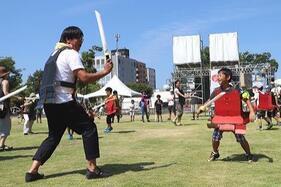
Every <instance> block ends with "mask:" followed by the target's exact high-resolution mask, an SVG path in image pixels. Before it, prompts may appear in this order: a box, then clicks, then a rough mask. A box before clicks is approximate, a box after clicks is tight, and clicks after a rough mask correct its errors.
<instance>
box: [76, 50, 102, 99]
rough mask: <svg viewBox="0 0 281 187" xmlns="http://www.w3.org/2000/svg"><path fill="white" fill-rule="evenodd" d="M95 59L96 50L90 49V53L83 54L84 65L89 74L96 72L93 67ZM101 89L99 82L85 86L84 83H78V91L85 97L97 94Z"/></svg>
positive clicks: (84, 52)
mask: <svg viewBox="0 0 281 187" xmlns="http://www.w3.org/2000/svg"><path fill="white" fill-rule="evenodd" d="M94 59H95V51H94V49H89V50H88V51H83V52H82V63H83V65H84V67H85V70H86V71H87V72H92V73H94V72H96V69H95V68H94V67H93V64H94ZM99 89H100V85H99V84H98V83H97V82H95V83H90V84H84V83H82V82H78V83H77V91H78V92H79V93H81V94H83V95H85V94H88V93H91V92H95V91H97V90H99Z"/></svg>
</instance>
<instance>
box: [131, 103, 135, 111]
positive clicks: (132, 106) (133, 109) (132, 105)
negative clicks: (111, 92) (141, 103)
mask: <svg viewBox="0 0 281 187" xmlns="http://www.w3.org/2000/svg"><path fill="white" fill-rule="evenodd" d="M133 111H135V104H133V103H131V104H130V112H133Z"/></svg>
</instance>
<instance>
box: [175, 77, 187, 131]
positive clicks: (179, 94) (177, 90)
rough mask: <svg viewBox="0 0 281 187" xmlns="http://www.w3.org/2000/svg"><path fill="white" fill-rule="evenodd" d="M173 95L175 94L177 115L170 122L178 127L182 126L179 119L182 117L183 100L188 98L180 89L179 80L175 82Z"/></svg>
mask: <svg viewBox="0 0 281 187" xmlns="http://www.w3.org/2000/svg"><path fill="white" fill-rule="evenodd" d="M174 93H175V103H176V109H177V115H176V117H175V118H174V119H173V120H172V121H173V123H174V124H175V125H176V126H179V125H182V123H181V118H182V115H183V105H184V104H185V99H186V98H187V97H188V96H187V95H185V94H184V92H183V90H182V89H181V87H180V80H176V81H175V89H174Z"/></svg>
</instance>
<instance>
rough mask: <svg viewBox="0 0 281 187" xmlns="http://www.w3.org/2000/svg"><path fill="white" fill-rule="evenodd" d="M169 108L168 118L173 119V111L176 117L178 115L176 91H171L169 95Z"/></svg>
mask: <svg viewBox="0 0 281 187" xmlns="http://www.w3.org/2000/svg"><path fill="white" fill-rule="evenodd" d="M168 110H169V117H168V120H171V119H172V118H171V117H172V113H173V114H174V117H175V116H176V108H175V95H174V91H173V90H171V91H170V95H169V97H168Z"/></svg>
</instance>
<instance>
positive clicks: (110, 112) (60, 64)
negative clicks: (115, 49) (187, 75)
mask: <svg viewBox="0 0 281 187" xmlns="http://www.w3.org/2000/svg"><path fill="white" fill-rule="evenodd" d="M83 36H84V35H83V32H82V31H81V29H80V28H78V27H75V26H70V27H67V28H65V29H64V30H63V32H62V34H61V38H60V41H59V43H57V44H56V47H55V51H54V53H53V54H52V55H51V56H50V57H49V59H48V61H47V62H46V64H47V65H46V66H45V68H44V74H43V78H42V82H41V87H40V98H39V101H37V98H36V95H35V94H34V93H32V94H30V96H29V97H27V98H25V99H24V102H23V104H22V105H21V108H22V115H23V118H24V123H23V134H24V135H29V134H32V133H33V131H32V126H33V123H34V121H35V120H36V117H37V120H38V121H37V122H40V123H41V122H42V121H41V115H42V110H43V109H44V112H45V115H46V118H47V121H48V130H49V133H48V137H47V138H46V139H45V140H44V141H43V142H42V144H41V145H40V147H39V148H38V150H37V152H36V153H35V155H34V157H33V159H32V160H33V161H32V164H31V166H30V169H29V170H28V171H27V172H26V174H25V181H26V182H31V181H35V180H38V179H42V178H43V177H44V175H43V174H40V173H39V168H40V166H42V165H43V164H44V163H45V162H46V161H47V160H48V159H49V158H50V157H51V155H52V154H53V152H54V151H55V149H56V147H57V146H58V144H59V143H60V140H61V137H62V136H63V134H64V133H65V131H66V130H67V131H68V134H69V139H73V133H74V132H75V133H77V134H80V135H82V139H83V145H84V152H85V157H86V160H87V169H86V170H87V172H86V178H87V179H94V178H99V177H103V176H105V175H106V174H105V173H104V172H103V171H101V169H100V168H99V167H98V166H97V161H96V159H97V158H99V156H100V154H99V140H98V132H97V127H96V124H95V122H94V118H95V117H96V116H97V114H96V111H93V110H88V109H86V108H85V107H83V106H82V105H81V104H79V103H78V102H77V101H76V99H75V98H74V92H75V83H76V80H79V81H81V82H84V83H92V82H95V81H97V80H99V79H100V78H102V77H104V76H106V75H107V74H109V73H110V72H111V70H112V68H113V64H112V61H111V60H110V59H108V60H107V61H106V63H105V65H104V69H103V70H101V71H100V72H95V73H89V72H87V71H86V70H85V68H84V66H83V64H82V62H81V59H80V57H79V53H78V52H79V50H80V47H81V45H82V43H83ZM53 68H56V71H55V72H53V71H52V70H53ZM8 75H9V71H7V69H6V68H5V67H3V66H0V85H1V89H0V97H3V96H4V95H7V94H8V93H9V81H8ZM231 79H232V72H231V71H230V70H229V69H227V68H222V69H221V70H220V71H219V72H218V83H219V84H220V86H219V87H218V88H216V89H215V90H214V91H213V93H212V94H211V96H210V99H209V100H212V99H214V98H216V97H217V96H218V95H219V94H220V93H222V92H225V93H230V92H231V91H233V90H235V88H234V87H233V86H232V85H231V84H230V82H231ZM105 92H106V98H105V102H104V109H105V114H106V125H107V127H106V128H105V129H104V132H105V133H110V132H111V131H112V130H113V127H112V123H114V122H117V123H119V122H120V118H121V117H122V97H119V96H118V92H117V91H116V90H112V88H110V87H107V88H106V89H105ZM266 93H267V95H268V96H269V98H270V99H271V100H270V101H271V102H272V106H274V107H272V108H268V109H263V108H260V107H259V105H260V104H261V100H260V95H262V94H266ZM280 94H281V89H280V88H279V87H275V86H274V79H272V82H271V84H270V85H269V86H267V87H261V86H260V87H258V86H254V87H253V88H251V89H250V90H249V89H248V90H247V89H245V88H244V89H243V90H241V101H244V102H245V103H246V108H247V111H248V112H249V120H250V121H254V120H255V119H256V117H255V114H256V115H257V119H258V120H259V121H260V123H259V127H258V129H260V130H262V119H264V120H265V121H266V123H267V128H266V129H271V128H272V126H273V122H272V118H274V119H276V121H277V124H278V125H280V120H279V117H280V106H281V104H280V100H281V97H280ZM156 98H157V100H156V101H155V102H154V103H150V102H151V100H150V96H149V95H147V94H146V93H145V92H143V93H142V96H141V99H140V102H139V103H136V102H135V100H134V99H132V100H131V104H130V106H129V114H130V121H131V122H134V121H135V110H136V104H138V106H139V107H140V110H141V121H142V122H143V123H144V122H145V121H146V122H150V115H149V114H150V113H149V106H151V105H152V104H153V105H154V109H155V121H156V122H159V123H160V122H163V116H162V113H163V105H164V103H163V101H162V99H161V95H157V96H156ZM195 98H198V95H196V91H193V92H192V93H184V91H183V89H182V88H181V82H180V80H176V81H175V82H174V89H173V90H171V92H170V96H169V98H168V103H167V105H168V111H169V113H168V120H171V122H173V123H174V124H175V125H176V126H181V125H183V121H182V116H183V114H184V105H185V104H186V99H190V100H191V102H190V106H191V112H192V120H196V119H198V118H199V114H200V113H201V112H202V111H204V110H206V107H205V105H203V106H201V107H199V109H198V102H197V101H196V100H195ZM251 102H252V103H251ZM267 104H268V103H267ZM36 106H37V107H36ZM9 107H10V106H9V99H6V100H5V101H4V102H1V103H0V151H8V150H12V149H13V147H12V146H8V145H7V144H6V140H7V138H8V136H9V135H10V132H11V118H10V116H11V114H10V111H9ZM241 115H242V114H241ZM58 116H59V117H58ZM115 117H116V120H114V118H115ZM223 132H224V131H223V130H221V129H219V128H217V127H216V126H214V131H213V133H212V152H211V154H210V157H209V159H208V160H209V161H214V160H216V159H218V158H219V157H220V154H219V146H220V141H221V139H222V135H223ZM233 133H234V135H235V138H236V141H237V142H239V143H240V145H241V147H242V148H243V150H244V151H245V155H246V157H247V159H248V160H249V161H252V160H253V155H252V153H251V150H250V146H249V143H248V141H247V140H246V138H245V136H244V134H240V133H236V132H233Z"/></svg>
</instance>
